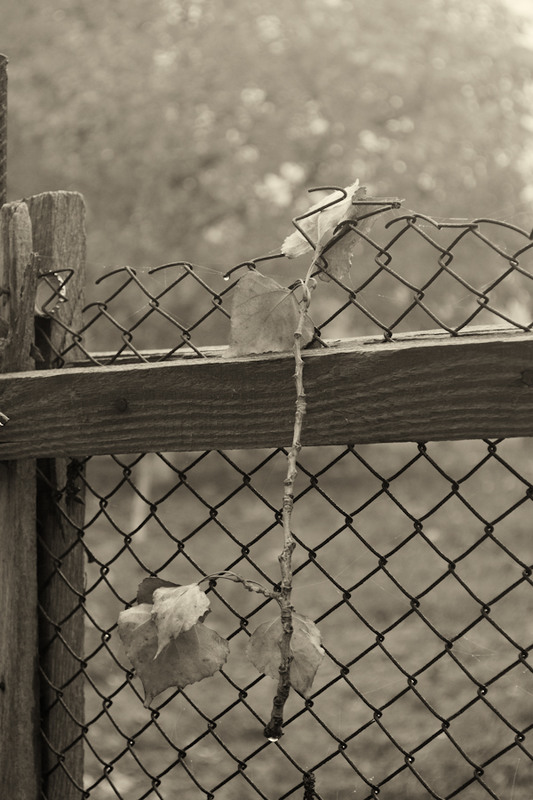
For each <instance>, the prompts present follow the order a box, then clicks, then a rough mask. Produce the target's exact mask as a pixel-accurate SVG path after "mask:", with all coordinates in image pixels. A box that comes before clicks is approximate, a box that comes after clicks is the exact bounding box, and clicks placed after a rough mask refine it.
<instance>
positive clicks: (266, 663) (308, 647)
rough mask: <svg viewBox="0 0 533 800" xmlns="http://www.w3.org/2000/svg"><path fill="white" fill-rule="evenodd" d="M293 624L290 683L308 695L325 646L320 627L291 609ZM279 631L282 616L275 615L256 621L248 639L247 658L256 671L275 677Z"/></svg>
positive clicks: (279, 661)
mask: <svg viewBox="0 0 533 800" xmlns="http://www.w3.org/2000/svg"><path fill="white" fill-rule="evenodd" d="M292 626H293V633H292V637H291V652H292V657H293V660H292V661H291V669H290V678H291V685H292V686H293V687H294V688H295V689H296V690H297V691H298V692H300V693H301V694H303V695H304V696H305V697H307V695H308V694H309V692H310V691H311V686H312V684H313V680H314V677H315V674H316V671H317V669H318V667H319V666H320V662H321V661H322V658H323V657H324V649H323V648H322V647H321V637H320V631H319V630H318V628H317V626H316V625H315V623H314V622H313V621H312V620H310V619H309V618H308V617H303V616H301V615H300V614H295V613H293V615H292ZM282 635H283V628H282V625H281V620H280V618H279V617H276V618H275V619H273V620H271V621H270V622H264V623H263V624H262V625H259V627H258V628H257V629H256V630H255V631H254V633H253V634H252V635H251V637H250V639H249V640H248V647H247V655H248V658H249V659H250V661H251V662H252V664H253V665H254V666H255V667H256V669H258V670H259V672H263V673H264V674H265V675H269V676H270V677H271V678H274V680H277V679H278V676H279V668H280V664H281V651H280V648H279V645H280V642H281V637H282Z"/></svg>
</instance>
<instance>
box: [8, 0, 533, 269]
mask: <svg viewBox="0 0 533 800" xmlns="http://www.w3.org/2000/svg"><path fill="white" fill-rule="evenodd" d="M2 33H3V37H2V39H3V41H0V49H1V50H3V51H5V52H6V54H7V55H8V57H9V59H10V67H9V75H10V98H9V108H10V110H9V123H10V139H9V173H8V174H9V194H10V197H11V198H13V199H14V198H16V197H19V196H23V195H30V194H34V193H36V192H39V191H44V190H50V189H75V190H79V191H81V192H82V193H83V194H84V195H85V197H86V200H87V203H88V207H89V212H90V216H89V226H88V233H89V260H90V262H91V264H92V267H93V269H94V276H95V277H96V276H97V275H98V274H99V273H100V272H101V269H102V265H103V264H113V263H114V264H125V263H129V264H132V265H134V266H135V265H137V266H146V265H151V264H155V263H158V262H161V261H163V260H170V259H187V260H190V261H196V262H199V263H202V264H207V265H211V266H215V267H224V266H228V265H231V264H233V263H236V262H238V261H241V260H244V259H245V258H251V257H253V256H257V255H260V254H262V253H263V252H269V251H273V250H276V249H277V248H278V247H279V243H280V242H281V240H282V239H283V238H284V236H285V235H286V234H287V233H288V232H289V231H290V222H289V220H290V218H291V217H292V216H293V214H295V213H298V211H299V210H300V209H303V208H305V207H307V205H308V202H309V201H308V198H307V196H306V194H305V190H306V189H307V188H308V187H310V186H316V185H321V184H327V185H331V184H333V185H335V184H340V185H345V184H346V183H347V182H349V181H351V180H353V179H354V178H355V177H359V178H360V179H361V182H362V183H364V184H366V185H367V186H368V188H369V192H370V193H372V194H379V195H393V196H397V195H399V196H401V197H404V198H406V206H407V207H411V208H416V209H417V210H421V211H424V212H426V213H428V214H434V215H438V216H439V217H445V216H454V217H456V216H464V217H473V216H477V215H480V214H492V215H498V216H510V215H516V214H517V211H519V210H520V209H521V208H522V204H523V202H524V201H525V200H526V199H527V197H528V193H527V191H525V192H524V189H525V188H526V187H527V184H528V183H533V178H532V176H531V173H532V171H533V169H532V159H531V151H529V154H528V151H527V141H528V139H529V138H530V133H531V131H530V128H531V125H530V123H531V121H532V117H531V115H530V104H531V75H532V69H533V66H532V64H533V59H532V51H531V50H528V49H526V48H525V47H524V46H523V45H522V44H521V41H522V40H521V39H520V37H519V25H518V22H517V21H516V20H515V19H514V18H513V17H512V16H510V15H509V13H508V12H507V11H506V10H505V9H504V8H503V7H502V6H500V5H499V3H498V2H497V0H490V1H489V0H486V2H480V1H479V0H412V2H409V3H397V2H395V0H373V2H372V3H365V2H362V0H295V1H294V2H292V3H285V2H284V1H283V0H234V1H233V2H232V3H230V4H221V3H219V2H217V0H114V2H113V3H111V2H109V0H92V2H91V3H86V2H83V1H82V0H56V1H55V2H50V0H27V2H25V3H16V4H15V3H11V4H9V7H8V8H4V10H3V19H2Z"/></svg>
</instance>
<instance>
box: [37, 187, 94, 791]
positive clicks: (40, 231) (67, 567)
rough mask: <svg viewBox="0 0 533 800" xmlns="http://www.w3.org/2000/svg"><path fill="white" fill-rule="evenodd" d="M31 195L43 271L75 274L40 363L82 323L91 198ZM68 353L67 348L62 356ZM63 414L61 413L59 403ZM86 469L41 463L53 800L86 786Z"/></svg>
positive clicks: (41, 564) (41, 326)
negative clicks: (87, 205) (87, 212)
mask: <svg viewBox="0 0 533 800" xmlns="http://www.w3.org/2000/svg"><path fill="white" fill-rule="evenodd" d="M26 202H27V204H28V209H29V213H30V217H31V221H32V229H33V250H34V253H35V256H34V257H35V260H36V262H37V264H38V266H39V272H40V273H41V274H42V273H43V272H47V273H56V274H57V279H54V280H52V283H54V282H55V283H56V284H57V283H58V282H61V281H63V280H65V278H67V277H69V276H70V277H69V279H68V281H67V282H66V283H65V285H64V287H63V289H62V290H61V294H60V295H58V296H57V298H56V299H57V301H58V302H56V303H55V304H54V301H52V302H51V303H50V313H51V316H45V317H41V318H38V319H37V320H36V344H37V346H38V349H39V354H40V357H41V358H42V361H41V362H40V364H38V367H40V368H41V369H46V368H49V367H51V366H54V365H55V362H56V360H57V359H56V355H57V353H61V352H62V351H63V350H64V349H65V346H68V345H69V344H70V343H71V341H72V337H71V335H70V333H69V330H73V331H77V330H79V328H80V325H81V309H82V305H83V298H82V292H83V282H84V268H85V205H84V201H83V198H82V196H81V195H80V194H78V193H75V192H47V193H45V194H39V195H35V196H34V197H32V198H30V199H29V200H27V201H26ZM70 271H72V272H70ZM49 277H51V276H49ZM54 320H56V321H54ZM69 339H70V342H69ZM74 350H75V348H74ZM68 359H69V354H67V355H66V356H65V357H64V360H68ZM61 360H63V359H61ZM57 414H58V415H61V408H60V407H58V409H57ZM82 470H83V467H82V466H81V465H80V466H77V465H76V462H68V461H67V459H64V458H57V459H40V460H39V461H38V462H37V472H38V478H37V506H36V507H37V530H38V534H39V544H38V578H39V610H40V619H39V646H40V669H41V715H42V735H43V751H42V774H43V796H44V797H46V798H47V800H79V798H80V797H81V796H82V792H83V745H84V740H83V725H84V699H83V692H84V676H83V668H82V664H83V657H84V650H83V634H84V621H85V615H84V612H83V603H84V550H83V545H82V543H81V540H80V536H79V531H80V529H82V527H83V523H84V511H85V508H84V505H83V482H82V481H81V477H82Z"/></svg>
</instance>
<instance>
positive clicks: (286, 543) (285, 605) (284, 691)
mask: <svg viewBox="0 0 533 800" xmlns="http://www.w3.org/2000/svg"><path fill="white" fill-rule="evenodd" d="M313 266H314V265H311V267H310V268H309V270H308V272H307V275H306V277H305V280H304V281H302V288H303V297H302V300H301V301H300V309H299V311H300V314H299V318H298V326H297V328H296V330H295V332H294V346H293V352H294V364H295V370H294V381H295V384H296V409H295V412H294V427H293V435H292V445H291V447H290V449H289V451H288V453H287V475H286V478H285V480H284V482H283V512H282V522H283V550H282V551H281V553H280V554H279V556H278V561H279V565H280V571H281V584H280V596H279V604H280V607H281V614H280V618H281V627H282V635H281V640H280V642H279V648H280V651H281V663H280V667H279V678H278V686H277V690H276V694H275V697H274V700H273V702H272V712H271V715H270V721H269V723H268V725H267V726H266V728H265V731H264V732H265V736H266V737H267V739H270V740H271V741H277V740H278V739H279V738H280V737H281V736H282V733H283V732H282V726H283V709H284V707H285V703H286V701H287V698H288V696H289V692H290V688H291V680H290V669H291V661H292V651H291V639H292V631H293V627H292V612H293V606H292V601H291V596H292V553H293V550H294V548H295V546H296V543H295V541H294V538H293V535H292V530H291V519H292V510H293V504H294V484H295V480H296V475H297V472H298V470H297V466H296V463H297V459H298V455H299V453H300V450H301V449H302V445H301V442H300V439H301V433H302V427H303V420H304V417H305V413H306V409H307V404H306V399H305V388H304V381H303V369H304V362H303V359H302V348H301V341H302V334H303V329H304V324H305V319H306V315H307V311H308V309H309V304H310V302H311V291H312V290H313V288H314V285H315V282H314V279H313V278H311V274H312V271H313Z"/></svg>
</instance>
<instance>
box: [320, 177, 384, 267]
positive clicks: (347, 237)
mask: <svg viewBox="0 0 533 800" xmlns="http://www.w3.org/2000/svg"><path fill="white" fill-rule="evenodd" d="M360 193H361V197H357V195H359V194H360ZM364 194H365V190H364V187H363V188H362V189H359V191H357V192H356V193H355V197H356V199H359V200H361V199H362V198H363V197H364ZM367 213H368V209H367V208H366V207H365V206H357V205H354V206H352V210H351V212H350V215H349V216H347V217H346V220H342V221H341V222H348V221H352V222H353V221H355V220H358V219H359V217H360V216H363V215H364V214H367ZM375 219H376V217H375V216H372V217H365V218H364V219H363V220H361V222H359V223H358V225H357V227H356V228H355V230H354V229H353V228H351V227H348V226H346V227H348V230H346V229H344V230H343V227H344V226H341V224H339V226H338V229H337V232H336V233H333V231H330V232H328V234H329V235H328V236H327V237H325V238H324V239H323V240H321V241H320V242H319V243H318V247H317V251H316V255H315V259H314V261H315V264H316V263H317V261H318V262H320V261H321V258H322V257H323V258H324V259H325V261H326V263H327V266H325V267H324V269H325V270H326V271H325V272H324V271H323V270H321V271H320V273H319V278H320V279H321V280H323V281H329V280H330V275H331V276H332V277H334V278H337V280H340V281H343V280H344V279H345V278H347V277H348V275H349V274H350V270H351V268H352V264H353V258H354V256H355V255H358V254H359V253H360V252H361V251H362V249H363V247H362V246H363V242H364V239H362V238H361V236H360V235H359V234H360V233H365V234H366V233H368V232H369V231H370V230H371V228H372V225H373V224H374V222H375Z"/></svg>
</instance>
